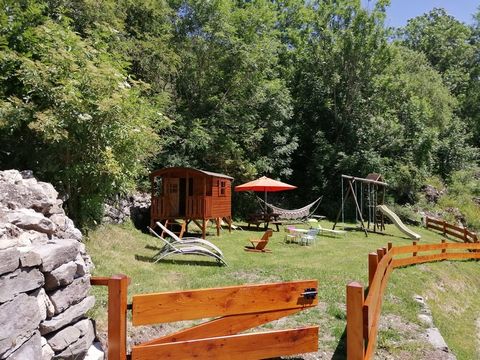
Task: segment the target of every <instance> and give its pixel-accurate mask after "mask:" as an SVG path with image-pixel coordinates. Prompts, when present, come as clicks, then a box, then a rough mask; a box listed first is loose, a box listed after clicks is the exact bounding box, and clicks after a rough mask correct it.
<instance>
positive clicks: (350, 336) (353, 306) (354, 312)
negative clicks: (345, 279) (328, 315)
mask: <svg viewBox="0 0 480 360" xmlns="http://www.w3.org/2000/svg"><path fill="white" fill-rule="evenodd" d="M364 301H365V298H364V292H363V286H362V285H361V284H359V283H358V282H355V281H354V282H351V283H349V284H348V285H347V360H363V357H364V356H365V341H364V338H363V303H364Z"/></svg>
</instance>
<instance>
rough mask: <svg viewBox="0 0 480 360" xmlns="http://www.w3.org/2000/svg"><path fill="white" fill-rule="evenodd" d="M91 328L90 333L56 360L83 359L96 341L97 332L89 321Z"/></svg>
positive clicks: (58, 355)
mask: <svg viewBox="0 0 480 360" xmlns="http://www.w3.org/2000/svg"><path fill="white" fill-rule="evenodd" d="M89 323H90V326H89V327H88V331H87V332H86V333H85V335H83V336H82V337H80V338H79V339H78V340H77V341H76V342H74V343H73V344H71V345H69V346H68V347H67V348H66V349H65V350H63V351H62V352H61V353H59V354H57V355H56V356H55V359H66V360H75V359H83V358H84V357H85V355H86V354H87V352H88V349H89V348H90V346H92V343H93V340H95V332H94V329H93V325H92V322H91V321H89Z"/></svg>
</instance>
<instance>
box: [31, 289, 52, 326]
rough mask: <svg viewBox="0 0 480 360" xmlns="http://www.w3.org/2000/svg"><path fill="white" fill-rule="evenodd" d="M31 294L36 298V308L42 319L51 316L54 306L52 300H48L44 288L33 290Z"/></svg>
mask: <svg viewBox="0 0 480 360" xmlns="http://www.w3.org/2000/svg"><path fill="white" fill-rule="evenodd" d="M31 295H32V296H35V297H36V298H37V302H38V308H39V311H40V315H41V317H42V320H45V319H46V318H49V317H52V316H53V314H54V313H55V308H54V306H53V304H52V302H51V301H50V298H49V297H48V295H47V293H46V292H45V289H44V288H40V289H38V290H36V291H34V292H33V293H32V294H31Z"/></svg>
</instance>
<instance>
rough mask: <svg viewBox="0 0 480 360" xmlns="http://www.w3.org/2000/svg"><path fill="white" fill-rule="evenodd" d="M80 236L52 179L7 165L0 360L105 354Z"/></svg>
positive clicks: (0, 215) (0, 224)
mask: <svg viewBox="0 0 480 360" xmlns="http://www.w3.org/2000/svg"><path fill="white" fill-rule="evenodd" d="M81 241H82V234H81V232H80V231H79V230H78V229H77V228H75V226H74V224H73V221H72V220H71V219H69V218H68V217H67V216H66V215H65V212H64V211H63V209H62V201H61V200H59V199H58V193H57V191H55V189H54V188H53V186H52V185H51V184H48V183H44V182H39V181H37V180H36V179H35V178H34V177H33V176H32V174H31V173H29V172H22V173H20V172H18V171H16V170H7V171H0V359H1V360H3V359H8V360H20V359H22V360H23V359H28V360H37V359H38V360H50V359H103V352H102V351H101V349H99V344H98V343H95V327H94V323H93V321H92V320H91V319H89V318H88V317H87V316H86V315H85V314H86V312H87V311H88V310H89V309H91V308H92V307H93V305H94V303H95V299H94V297H93V296H90V295H89V290H90V272H91V270H92V266H93V265H92V262H91V259H90V257H89V256H88V255H87V253H86V251H85V245H84V244H83V243H82V242H81Z"/></svg>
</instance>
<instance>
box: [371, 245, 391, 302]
mask: <svg viewBox="0 0 480 360" xmlns="http://www.w3.org/2000/svg"><path fill="white" fill-rule="evenodd" d="M391 261H392V251H389V252H388V253H387V254H386V255H385V256H384V257H383V258H382V260H380V261H379V263H378V265H377V270H376V271H375V275H374V276H373V280H372V282H371V283H370V285H369V287H368V293H369V294H370V293H374V294H375V293H377V292H378V291H379V289H380V285H381V283H382V279H383V277H384V276H385V273H386V271H387V269H388V267H389V264H390V262H391ZM367 299H368V297H367ZM366 301H367V300H366ZM370 304H371V303H369V304H368V305H370Z"/></svg>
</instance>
